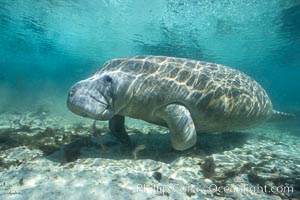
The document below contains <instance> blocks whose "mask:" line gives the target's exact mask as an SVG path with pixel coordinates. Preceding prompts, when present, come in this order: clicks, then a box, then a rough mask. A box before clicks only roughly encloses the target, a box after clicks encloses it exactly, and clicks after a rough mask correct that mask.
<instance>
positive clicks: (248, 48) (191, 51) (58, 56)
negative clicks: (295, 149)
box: [0, 0, 300, 112]
mask: <svg viewBox="0 0 300 200" xmlns="http://www.w3.org/2000/svg"><path fill="white" fill-rule="evenodd" d="M299 19H300V3H299V1H298V0H289V1H286V0H270V1H257V0H241V1H234V0H225V1H223V0H222V1H221V0H216V1H211V0H201V1H184V2H183V1H180V0H166V1H160V0H153V1H146V0H125V1H121V0H90V1H77V0H45V1H33V0H14V1H11V0H1V2H0V33H1V36H0V37H1V39H0V47H1V48H0V69H1V71H0V93H1V99H0V105H1V109H2V110H3V109H4V108H8V107H10V108H13V109H16V108H18V109H24V108H29V109H30V108H32V107H34V106H36V105H39V104H41V102H43V101H45V100H46V99H48V100H47V102H51V103H52V104H54V105H61V107H63V106H65V100H64V98H65V97H66V95H67V92H68V90H69V88H70V87H71V85H72V84H73V83H75V82H77V81H78V80H81V79H84V78H86V77H88V76H90V75H91V74H92V73H93V72H94V71H96V69H97V68H98V67H100V66H101V65H102V64H103V63H104V62H105V61H107V60H109V59H112V58H115V57H125V56H133V55H164V56H177V57H184V58H190V59H197V60H203V61H208V62H215V63H220V64H223V65H228V66H231V67H233V68H236V69H239V70H241V71H243V72H245V73H247V74H248V75H250V76H251V77H253V78H254V79H255V80H257V81H258V82H259V83H260V84H261V85H262V86H263V87H264V88H265V89H266V91H267V92H268V94H269V95H270V97H271V99H272V101H273V104H274V107H276V108H278V107H279V108H280V109H281V110H288V111H289V112H293V109H295V108H297V107H298V108H299V105H300V103H299V99H300V93H299V91H300V81H299V77H300V20H299Z"/></svg>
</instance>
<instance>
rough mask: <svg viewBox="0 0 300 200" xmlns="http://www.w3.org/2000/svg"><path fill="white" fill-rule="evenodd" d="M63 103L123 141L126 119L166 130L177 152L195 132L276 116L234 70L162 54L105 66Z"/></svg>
mask: <svg viewBox="0 0 300 200" xmlns="http://www.w3.org/2000/svg"><path fill="white" fill-rule="evenodd" d="M67 105H68V108H69V109H70V110H71V111H72V112H74V113H76V114H78V115H81V116H83V117H89V118H92V119H96V120H109V127H110V130H111V132H112V134H114V135H115V136H116V137H117V138H118V139H119V140H121V141H122V142H127V143H130V140H129V137H128V135H127V133H126V131H125V128H124V117H125V116H129V117H132V118H136V119H142V120H145V121H147V122H150V123H153V124H157V125H161V126H165V127H168V128H169V129H170V136H171V143H172V146H173V148H174V149H176V150H185V149H188V148H190V147H192V146H194V145H195V144H196V141H197V134H196V131H197V132H216V131H232V130H238V129H244V128H249V127H252V126H255V125H257V124H259V123H261V122H263V121H265V120H267V119H268V118H270V117H271V116H272V115H274V114H278V113H279V112H275V111H273V108H272V103H271V101H270V99H269V97H268V95H267V93H266V92H265V90H264V89H263V88H262V87H261V86H260V85H259V84H258V83H257V82H255V81H254V80H253V79H251V78H250V77H248V76H247V75H245V74H243V73H241V72H239V71H237V70H234V69H231V68H229V67H226V66H222V65H219V64H214V63H207V62H202V61H196V60H188V59H182V58H173V57H163V56H136V57H128V58H119V59H113V60H110V61H108V62H106V63H105V64H104V65H103V66H102V67H101V68H100V69H99V70H98V71H97V72H96V73H95V74H94V75H93V76H92V77H90V78H88V79H85V80H83V81H80V82H78V83H76V84H75V85H74V86H73V87H72V88H71V91H70V93H69V96H68V101H67Z"/></svg>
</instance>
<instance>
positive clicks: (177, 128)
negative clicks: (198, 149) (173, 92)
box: [155, 104, 197, 151]
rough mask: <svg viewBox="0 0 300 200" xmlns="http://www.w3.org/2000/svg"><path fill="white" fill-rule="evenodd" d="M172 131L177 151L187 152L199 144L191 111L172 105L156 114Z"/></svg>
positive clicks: (172, 141) (172, 140)
mask: <svg viewBox="0 0 300 200" xmlns="http://www.w3.org/2000/svg"><path fill="white" fill-rule="evenodd" d="M155 116H156V117H159V118H161V119H163V120H164V121H165V122H166V123H167V124H168V127H169V129H170V135H171V143H172V146H173V148H174V149H175V150H180V151H182V150H186V149H188V148H190V147H192V146H194V145H195V144H196V142H197V134H196V129H195V125H194V122H193V119H192V117H191V114H190V112H189V110H188V109H187V108H186V107H185V106H182V105H178V104H170V105H168V106H165V107H162V108H160V109H159V110H157V111H156V113H155Z"/></svg>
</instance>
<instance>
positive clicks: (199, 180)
mask: <svg viewBox="0 0 300 200" xmlns="http://www.w3.org/2000/svg"><path fill="white" fill-rule="evenodd" d="M296 124H297V123H295V122H294V123H281V124H265V125H263V126H261V127H259V128H256V129H252V130H247V131H243V132H234V133H211V134H202V135H199V136H198V143H197V145H196V147H195V148H193V149H190V150H187V151H183V152H178V151H174V150H173V149H172V148H171V145H170V140H169V134H168V130H167V129H165V128H161V127H158V126H153V125H150V124H146V123H136V121H132V120H129V122H127V130H128V133H129V135H130V138H131V139H132V142H133V144H134V145H133V147H129V146H126V145H122V144H120V143H118V141H116V140H115V139H114V138H113V136H111V135H110V134H109V129H108V126H107V122H106V123H105V122H96V123H94V122H93V121H92V120H82V122H78V121H76V122H75V121H74V122H73V121H72V120H67V119H65V118H64V117H62V116H59V115H57V116H56V115H52V114H49V113H47V112H44V111H43V110H38V111H36V112H22V113H19V112H3V113H2V114H0V177H1V182H0V199H83V198H84V199H202V198H206V199H218V198H220V199H245V198H246V199H300V142H299V141H300V127H299V126H297V125H296Z"/></svg>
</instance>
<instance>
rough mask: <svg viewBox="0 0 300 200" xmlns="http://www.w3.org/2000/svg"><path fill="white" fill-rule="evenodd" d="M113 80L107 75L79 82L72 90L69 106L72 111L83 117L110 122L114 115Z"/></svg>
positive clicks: (97, 75)
mask: <svg viewBox="0 0 300 200" xmlns="http://www.w3.org/2000/svg"><path fill="white" fill-rule="evenodd" d="M112 85H113V80H112V78H111V76H109V75H107V74H100V75H99V74H95V75H94V76H92V77H90V78H88V79H85V80H82V81H79V82H78V83H76V84H75V85H74V86H73V87H72V88H71V90H70V92H69V95H68V100H67V106H68V108H69V110H70V111H72V112H73V113H75V114H78V115H81V116H83V117H88V118H92V119H97V120H108V119H110V118H112V116H113V115H114V108H113V92H112Z"/></svg>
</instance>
